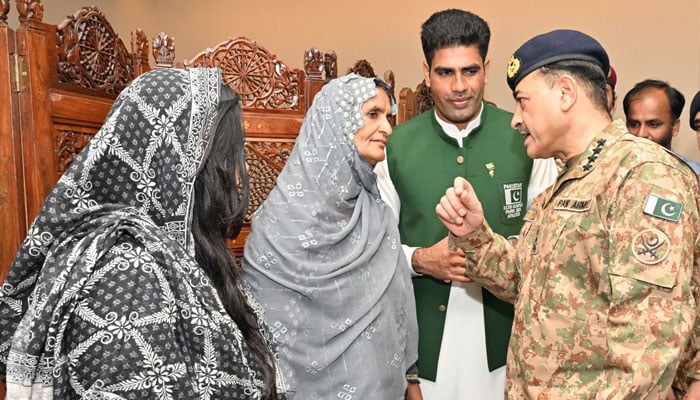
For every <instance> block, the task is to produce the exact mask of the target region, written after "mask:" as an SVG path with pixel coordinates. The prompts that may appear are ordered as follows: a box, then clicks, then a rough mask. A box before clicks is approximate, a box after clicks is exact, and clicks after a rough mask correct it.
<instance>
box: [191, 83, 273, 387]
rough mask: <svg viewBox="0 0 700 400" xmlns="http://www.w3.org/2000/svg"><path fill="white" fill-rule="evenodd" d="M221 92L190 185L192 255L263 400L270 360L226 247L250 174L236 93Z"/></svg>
mask: <svg viewBox="0 0 700 400" xmlns="http://www.w3.org/2000/svg"><path fill="white" fill-rule="evenodd" d="M220 92H221V96H220V101H219V106H218V109H217V119H216V121H215V124H214V126H213V127H212V129H214V138H213V140H212V145H211V150H210V153H209V156H208V158H207V160H206V161H205V163H204V165H203V166H202V169H201V171H200V172H199V174H198V176H197V179H196V180H195V184H194V206H193V214H192V233H193V235H194V239H195V240H194V243H195V257H196V260H197V263H199V265H200V267H201V268H202V269H203V270H204V271H205V272H206V274H207V275H208V276H209V279H210V280H211V282H212V285H214V287H215V288H216V290H217V292H218V293H219V297H220V298H221V302H222V303H223V305H224V308H225V309H226V312H228V314H229V315H230V316H231V318H233V320H234V321H235V322H236V324H237V325H238V327H239V328H240V330H241V332H242V334H243V337H244V338H245V340H246V342H247V344H248V346H250V349H251V351H252V353H253V356H254V358H255V360H256V361H257V363H256V364H258V365H259V367H260V368H261V369H262V380H263V384H264V388H263V390H264V391H263V399H275V398H276V396H277V394H276V387H275V363H274V356H273V354H272V352H271V351H270V349H269V347H268V344H267V341H266V339H265V337H264V336H263V333H262V329H263V327H262V326H260V325H259V324H258V320H257V318H256V316H255V314H254V313H253V310H252V309H251V307H250V306H249V305H248V303H247V302H246V299H245V296H244V295H243V293H242V292H241V289H240V287H239V285H238V283H239V281H240V272H241V271H240V269H239V267H238V266H237V265H236V258H235V256H234V255H233V253H232V252H231V250H230V249H229V248H228V246H227V240H228V239H235V238H236V236H238V233H239V232H240V230H241V226H242V225H243V218H244V216H245V212H246V209H247V207H248V175H247V173H246V167H245V149H244V144H245V141H244V132H243V125H242V117H241V110H240V106H239V104H238V101H239V98H238V95H237V94H236V93H235V92H234V91H233V90H231V89H229V88H228V87H227V86H224V85H222V87H221V89H220Z"/></svg>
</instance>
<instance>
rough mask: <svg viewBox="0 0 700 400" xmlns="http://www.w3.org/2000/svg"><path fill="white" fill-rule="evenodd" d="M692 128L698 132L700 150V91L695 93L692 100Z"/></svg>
mask: <svg viewBox="0 0 700 400" xmlns="http://www.w3.org/2000/svg"><path fill="white" fill-rule="evenodd" d="M690 129H692V130H694V131H695V133H696V136H695V137H696V139H697V141H698V150H700V91H698V92H697V93H695V97H693V101H691V102H690Z"/></svg>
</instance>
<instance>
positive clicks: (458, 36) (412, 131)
mask: <svg viewBox="0 0 700 400" xmlns="http://www.w3.org/2000/svg"><path fill="white" fill-rule="evenodd" d="M490 36H491V33H490V30H489V27H488V24H487V23H486V22H485V21H484V20H483V19H482V18H480V17H479V16H477V15H475V14H473V13H470V12H467V11H462V10H455V9H450V10H444V11H440V12H437V13H435V14H433V15H432V16H431V17H430V18H429V19H428V20H427V21H426V22H425V23H424V24H423V26H422V31H421V41H422V46H423V52H424V54H425V62H424V63H423V71H424V74H425V83H426V85H427V86H428V87H430V90H431V96H432V99H433V102H434V108H432V109H430V110H428V111H426V112H425V113H423V114H421V115H419V116H417V117H415V118H413V119H411V120H409V121H406V122H405V123H403V124H400V125H399V126H397V127H396V128H395V129H394V134H393V135H392V136H391V138H390V139H389V143H388V147H387V161H386V164H382V165H379V166H378V168H377V174H378V176H379V186H380V191H381V192H382V196H383V197H384V198H385V200H386V201H387V203H388V204H389V205H391V206H392V207H393V208H394V209H395V210H396V211H397V213H398V216H399V230H400V233H401V241H402V243H403V244H404V253H405V255H406V257H407V258H408V260H409V263H410V265H411V266H412V267H413V273H414V275H415V276H414V279H413V284H414V290H415V295H416V306H417V311H418V323H419V360H418V367H419V375H420V383H421V385H420V387H421V390H422V392H423V395H424V396H425V397H426V398H428V399H441V400H450V399H465V398H479V399H492V398H499V397H502V396H503V393H504V382H505V371H504V370H505V368H504V365H505V359H506V349H507V346H508V340H509V337H510V329H511V324H512V318H513V307H512V305H511V304H509V303H505V302H503V301H501V300H499V299H498V298H496V297H495V296H493V295H492V294H491V293H489V292H487V291H485V290H482V289H481V287H480V286H478V285H477V284H475V283H469V279H467V278H466V277H465V275H464V273H465V259H464V253H462V252H461V251H455V252H453V251H450V250H449V249H448V247H447V240H446V238H447V229H446V228H445V227H444V225H443V224H442V223H441V222H440V221H439V220H438V218H437V216H436V214H435V204H437V203H438V202H439V200H440V197H441V196H442V194H444V190H445V188H446V187H450V186H451V185H452V182H453V181H454V178H455V177H457V176H462V177H464V178H466V179H468V180H469V182H470V183H471V184H472V185H473V186H474V188H475V189H476V192H477V194H478V195H479V198H480V199H482V202H483V204H484V212H485V215H486V219H487V220H488V221H489V223H490V224H491V226H492V227H493V228H494V230H495V231H496V232H498V233H500V234H502V235H505V236H511V235H517V234H518V232H519V230H520V227H521V226H522V223H523V216H524V215H525V211H526V210H527V207H528V196H530V197H532V196H533V195H534V194H537V193H539V192H540V191H541V190H543V189H544V188H546V187H547V186H549V184H550V183H551V182H552V181H553V180H554V179H555V177H556V165H555V164H554V162H553V161H552V160H551V159H550V160H548V161H546V162H544V161H543V160H538V161H536V162H535V163H534V166H533V161H532V159H530V158H529V157H528V156H527V154H526V153H525V147H524V146H523V138H522V137H521V136H520V135H518V134H517V133H516V132H515V131H514V130H513V129H511V127H510V120H511V117H512V114H511V113H509V112H507V111H504V110H501V109H499V108H496V107H494V106H492V105H489V104H487V103H485V102H484V101H483V95H484V86H485V85H486V82H487V80H488V68H489V60H488V59H487V58H486V55H487V51H488V45H489V40H490Z"/></svg>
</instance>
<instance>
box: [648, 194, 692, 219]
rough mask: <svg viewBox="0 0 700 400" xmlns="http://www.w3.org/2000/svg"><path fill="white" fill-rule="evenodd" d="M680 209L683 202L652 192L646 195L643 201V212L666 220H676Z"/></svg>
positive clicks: (679, 215)
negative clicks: (645, 199)
mask: <svg viewBox="0 0 700 400" xmlns="http://www.w3.org/2000/svg"><path fill="white" fill-rule="evenodd" d="M682 211H683V204H681V203H678V202H675V201H673V200H668V199H664V198H663V197H659V196H656V195H653V194H650V195H649V196H647V201H646V203H644V214H647V215H651V216H653V217H656V218H661V219H665V220H668V221H673V222H678V221H679V220H680V219H681V212H682Z"/></svg>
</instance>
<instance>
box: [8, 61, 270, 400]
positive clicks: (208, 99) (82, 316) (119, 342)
mask: <svg viewBox="0 0 700 400" xmlns="http://www.w3.org/2000/svg"><path fill="white" fill-rule="evenodd" d="M220 87H221V74H220V72H219V71H218V70H216V69H189V70H178V69H168V70H155V71H151V72H149V73H146V74H144V75H141V76H140V77H139V78H137V79H136V80H134V81H133V82H132V83H131V85H130V86H128V87H127V88H126V89H125V90H124V91H123V92H122V93H121V94H120V95H119V97H118V98H117V99H116V101H115V103H114V105H113V107H112V110H111V111H110V113H109V115H108V117H107V120H106V122H105V124H104V126H103V127H102V128H101V129H100V131H99V132H98V133H97V135H96V136H95V137H94V138H93V139H92V140H91V141H90V143H89V144H88V146H87V147H86V149H85V150H84V151H83V152H81V154H80V155H79V156H78V157H77V158H76V160H75V161H74V162H73V163H72V164H71V166H70V168H69V169H68V171H67V172H66V173H65V174H64V175H63V176H62V177H61V179H60V180H59V182H58V184H57V185H56V187H55V188H54V189H53V191H52V192H51V194H50V195H49V196H48V198H47V200H46V203H45V205H44V207H43V208H42V210H41V212H40V213H39V215H38V217H37V218H36V220H35V221H34V224H33V225H32V226H31V228H30V230H29V233H28V235H27V238H26V240H25V241H24V243H23V244H22V246H21V248H20V250H19V253H18V255H17V258H16V260H15V261H14V263H13V264H12V267H11V270H10V272H9V275H8V276H7V279H6V280H5V282H4V284H3V286H2V289H1V290H0V373H2V374H3V375H4V376H5V379H6V383H7V393H8V394H7V396H8V398H12V399H25V398H26V399H28V398H32V399H34V398H41V399H45V398H46V399H50V398H74V397H86V398H94V399H103V398H105V399H106V398H109V399H112V398H130V399H170V398H183V399H184V398H187V399H195V398H197V399H210V398H236V399H243V398H246V399H248V398H251V399H256V398H259V397H260V393H261V387H262V382H261V377H260V372H259V369H258V367H257V366H256V365H255V362H253V356H252V353H251V351H250V349H249V348H248V347H247V345H246V342H245V341H244V340H243V337H242V334H241V332H240V330H239V329H238V327H237V325H236V324H235V323H234V321H233V320H232V319H231V318H230V317H229V315H228V314H227V313H226V311H225V310H224V308H223V306H222V304H221V301H220V300H219V297H218V296H217V292H216V290H215V289H214V288H213V287H212V285H211V284H210V283H209V280H208V278H207V276H206V275H205V273H204V272H203V270H202V269H201V268H200V267H199V266H198V265H197V263H196V261H195V258H194V245H193V237H192V233H191V226H190V224H191V222H192V216H191V213H192V201H193V184H194V180H195V178H196V176H197V173H198V171H199V169H200V167H201V166H202V164H203V163H204V161H205V160H206V158H207V155H208V151H209V148H210V146H211V142H212V136H213V134H214V129H213V125H214V121H215V118H216V113H217V105H218V102H219V93H220Z"/></svg>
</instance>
